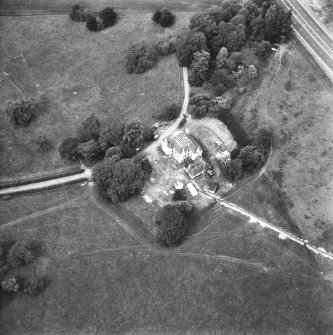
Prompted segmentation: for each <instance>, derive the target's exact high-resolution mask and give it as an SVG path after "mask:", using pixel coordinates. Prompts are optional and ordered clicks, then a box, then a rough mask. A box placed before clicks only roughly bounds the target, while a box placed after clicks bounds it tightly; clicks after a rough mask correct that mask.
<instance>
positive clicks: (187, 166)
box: [184, 157, 208, 179]
mask: <svg viewBox="0 0 333 335" xmlns="http://www.w3.org/2000/svg"><path fill="white" fill-rule="evenodd" d="M207 167H208V164H207V163H206V162H205V161H204V159H203V158H202V157H197V158H196V159H195V160H194V161H190V160H189V159H187V160H185V163H184V170H185V172H186V173H187V174H188V175H189V177H190V178H191V179H194V178H195V177H198V176H200V175H202V174H203V173H204V172H205V170H206V168H207Z"/></svg>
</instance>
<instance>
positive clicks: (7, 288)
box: [1, 277, 20, 293]
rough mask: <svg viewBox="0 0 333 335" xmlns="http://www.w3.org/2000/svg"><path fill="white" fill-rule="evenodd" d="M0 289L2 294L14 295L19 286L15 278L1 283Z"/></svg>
mask: <svg viewBox="0 0 333 335" xmlns="http://www.w3.org/2000/svg"><path fill="white" fill-rule="evenodd" d="M1 288H2V290H3V291H4V292H7V293H15V292H18V291H19V289H20V285H19V283H18V282H17V279H16V277H11V278H7V279H5V280H3V281H2V282H1Z"/></svg>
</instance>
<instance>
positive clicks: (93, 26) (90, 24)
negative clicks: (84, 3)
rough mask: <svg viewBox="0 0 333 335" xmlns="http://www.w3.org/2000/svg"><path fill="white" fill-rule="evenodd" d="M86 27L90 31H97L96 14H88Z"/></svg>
mask: <svg viewBox="0 0 333 335" xmlns="http://www.w3.org/2000/svg"><path fill="white" fill-rule="evenodd" d="M86 27H87V28H88V29H89V30H90V31H99V25H98V22H97V18H96V16H89V17H88V19H87V22H86Z"/></svg>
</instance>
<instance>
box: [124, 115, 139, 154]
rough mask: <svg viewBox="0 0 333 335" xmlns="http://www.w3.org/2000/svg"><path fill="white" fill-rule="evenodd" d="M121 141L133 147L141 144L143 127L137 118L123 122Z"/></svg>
mask: <svg viewBox="0 0 333 335" xmlns="http://www.w3.org/2000/svg"><path fill="white" fill-rule="evenodd" d="M123 142H124V144H127V145H128V146H129V147H132V148H134V149H137V148H140V147H141V146H142V144H143V127H142V124H141V122H140V121H139V120H131V121H128V122H127V123H126V124H125V128H124V135H123Z"/></svg>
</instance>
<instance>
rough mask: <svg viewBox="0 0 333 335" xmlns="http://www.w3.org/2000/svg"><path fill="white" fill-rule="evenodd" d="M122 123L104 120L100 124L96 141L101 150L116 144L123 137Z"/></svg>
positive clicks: (103, 150) (104, 150)
mask: <svg viewBox="0 0 333 335" xmlns="http://www.w3.org/2000/svg"><path fill="white" fill-rule="evenodd" d="M123 134H124V125H122V124H117V123H113V122H104V123H102V124H101V125H100V130H99V138H98V143H99V146H100V148H101V151H102V152H106V151H107V150H108V148H110V147H114V146H118V145H119V144H120V142H121V140H122V138H123Z"/></svg>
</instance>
